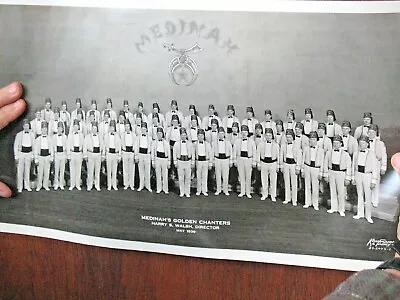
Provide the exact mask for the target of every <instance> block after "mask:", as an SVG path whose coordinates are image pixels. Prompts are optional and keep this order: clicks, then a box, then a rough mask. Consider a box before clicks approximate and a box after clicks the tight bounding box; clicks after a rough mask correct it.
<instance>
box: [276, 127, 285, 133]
mask: <svg viewBox="0 0 400 300" xmlns="http://www.w3.org/2000/svg"><path fill="white" fill-rule="evenodd" d="M276 131H277V132H279V133H281V132H282V131H283V127H282V125H276Z"/></svg>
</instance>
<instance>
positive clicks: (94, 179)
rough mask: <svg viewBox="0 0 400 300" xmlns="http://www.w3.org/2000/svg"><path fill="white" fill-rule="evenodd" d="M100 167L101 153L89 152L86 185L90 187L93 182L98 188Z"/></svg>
mask: <svg viewBox="0 0 400 300" xmlns="http://www.w3.org/2000/svg"><path fill="white" fill-rule="evenodd" d="M100 169H101V154H100V153H89V155H88V168H87V187H88V188H89V189H91V188H92V187H93V184H94V186H95V187H96V188H98V189H99V188H100Z"/></svg>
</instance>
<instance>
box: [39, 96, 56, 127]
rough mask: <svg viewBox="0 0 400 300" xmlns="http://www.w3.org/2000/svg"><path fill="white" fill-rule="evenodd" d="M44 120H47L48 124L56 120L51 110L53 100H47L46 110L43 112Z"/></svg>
mask: <svg viewBox="0 0 400 300" xmlns="http://www.w3.org/2000/svg"><path fill="white" fill-rule="evenodd" d="M41 115H42V120H45V121H46V122H47V123H50V121H51V120H54V112H53V110H52V108H51V99H50V98H46V99H45V104H44V109H42V111H41Z"/></svg>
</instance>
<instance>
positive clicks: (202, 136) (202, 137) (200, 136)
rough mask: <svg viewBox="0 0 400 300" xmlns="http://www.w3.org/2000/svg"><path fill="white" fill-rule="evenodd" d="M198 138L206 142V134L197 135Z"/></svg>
mask: <svg viewBox="0 0 400 300" xmlns="http://www.w3.org/2000/svg"><path fill="white" fill-rule="evenodd" d="M197 138H198V139H199V141H200V142H204V134H199V135H197Z"/></svg>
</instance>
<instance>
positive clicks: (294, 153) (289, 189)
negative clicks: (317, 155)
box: [279, 129, 302, 206]
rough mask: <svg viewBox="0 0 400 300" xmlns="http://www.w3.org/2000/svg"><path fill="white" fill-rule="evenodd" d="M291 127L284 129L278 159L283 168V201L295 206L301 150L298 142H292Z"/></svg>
mask: <svg viewBox="0 0 400 300" xmlns="http://www.w3.org/2000/svg"><path fill="white" fill-rule="evenodd" d="M294 138H295V134H294V131H293V129H286V140H285V142H284V143H282V145H281V149H280V155H279V161H280V165H281V166H282V168H283V180H284V182H285V201H283V204H288V203H290V202H292V205H293V206H297V178H298V175H299V174H300V171H301V165H302V152H301V148H300V144H298V143H297V144H296V143H294Z"/></svg>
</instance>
